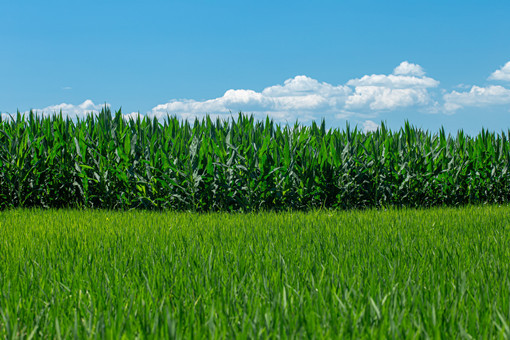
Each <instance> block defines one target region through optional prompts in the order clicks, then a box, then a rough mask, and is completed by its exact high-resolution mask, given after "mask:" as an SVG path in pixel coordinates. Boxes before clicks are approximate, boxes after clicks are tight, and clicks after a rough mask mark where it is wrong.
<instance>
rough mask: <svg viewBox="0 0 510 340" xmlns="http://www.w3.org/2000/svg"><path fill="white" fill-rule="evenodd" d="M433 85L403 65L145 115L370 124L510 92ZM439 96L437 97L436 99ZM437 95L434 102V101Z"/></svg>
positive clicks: (505, 72)
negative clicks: (385, 114) (385, 116)
mask: <svg viewBox="0 0 510 340" xmlns="http://www.w3.org/2000/svg"><path fill="white" fill-rule="evenodd" d="M490 78H491V79H498V80H509V79H510V62H508V63H507V64H506V65H505V66H503V67H502V68H501V69H499V70H497V71H495V72H494V73H493V74H492V75H491V76H490ZM438 86H439V81H438V80H436V79H433V78H431V77H427V76H426V75H425V72H424V70H423V68H422V67H421V66H420V65H417V64H413V63H410V62H408V61H403V62H402V63H400V64H399V65H398V66H397V67H395V68H394V69H393V72H392V73H391V74H371V75H364V76H361V77H360V78H355V79H351V80H348V81H347V82H345V83H343V84H340V85H332V84H329V83H325V82H320V81H318V80H316V79H313V78H310V77H307V76H305V75H299V76H295V77H294V78H290V79H287V80H285V81H284V83H283V84H278V85H273V86H269V87H266V88H264V89H263V90H262V91H260V92H258V91H255V90H251V89H230V90H227V91H226V92H225V93H224V94H223V95H222V96H220V97H217V98H212V99H208V100H203V101H200V100H193V99H173V100H170V101H168V102H167V103H164V104H159V105H156V106H154V107H153V108H152V110H151V111H149V112H147V114H148V115H149V116H150V117H156V118H158V119H161V118H165V117H166V116H167V114H168V115H170V116H174V115H175V116H177V117H179V118H181V119H194V118H202V117H205V116H206V115H210V116H211V117H212V118H216V117H222V118H228V117H230V116H231V115H232V116H234V117H235V116H236V115H237V113H238V112H239V111H242V112H243V113H246V114H254V115H255V116H256V117H257V118H259V119H260V118H265V117H266V116H269V117H271V118H273V119H275V120H276V121H279V122H286V121H287V122H293V121H295V120H296V119H297V120H299V121H300V122H303V123H306V122H308V121H310V120H318V119H321V118H326V119H330V118H336V119H347V118H350V117H356V118H357V119H360V120H361V121H362V120H364V119H373V118H375V117H377V116H378V115H379V114H380V113H381V112H382V111H390V112H391V111H394V110H403V109H406V110H408V111H410V110H413V111H419V112H422V113H438V112H443V113H454V112H456V111H457V110H459V109H461V108H464V107H470V106H471V107H486V106H490V105H502V104H509V103H510V89H508V88H505V87H502V86H489V87H479V86H472V87H469V86H467V85H464V84H460V85H458V86H457V87H456V91H452V92H447V91H446V89H436V88H437V87H438ZM441 93H442V97H439V96H440V94H441ZM436 95H437V96H438V98H439V99H438V100H436V99H435V96H436ZM107 105H108V104H107ZM103 106H104V104H101V105H96V104H94V103H93V102H92V101H91V100H86V101H84V102H83V103H82V104H79V105H73V104H66V103H62V104H59V105H53V106H48V107H45V108H43V109H37V110H35V111H37V112H39V113H41V112H44V114H46V115H47V114H52V113H58V112H60V111H61V110H62V112H63V113H64V114H65V115H69V116H73V117H85V116H86V115H87V114H89V113H91V112H92V113H98V112H99V111H100V110H101V108H103ZM139 115H140V114H139V113H137V112H132V113H130V114H127V115H125V116H124V117H125V118H126V119H130V118H136V117H138V116H139ZM4 116H5V114H4V115H2V117H4ZM140 116H143V115H140ZM372 123H373V121H371V120H365V122H364V123H363V126H364V127H365V128H366V129H370V128H373V127H375V126H376V125H374V124H375V123H373V124H372ZM370 124H371V125H370Z"/></svg>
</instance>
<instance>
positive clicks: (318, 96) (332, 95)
mask: <svg viewBox="0 0 510 340" xmlns="http://www.w3.org/2000/svg"><path fill="white" fill-rule="evenodd" d="M351 92H352V90H351V89H350V88H349V87H348V86H345V85H338V86H334V85H331V84H328V83H321V82H319V81H317V80H315V79H312V78H310V77H307V76H296V77H294V78H291V79H287V80H286V81H285V82H284V84H283V85H274V86H270V87H267V88H265V89H263V90H262V91H261V92H256V91H253V90H243V89H239V90H233V89H232V90H228V91H226V92H225V94H224V95H223V96H222V97H219V98H214V99H209V100H205V101H196V100H192V99H185V100H172V101H170V102H168V103H166V104H160V105H157V106H155V107H154V108H153V109H152V111H151V112H150V115H151V116H155V117H158V118H161V117H165V116H166V115H167V114H170V115H174V114H175V115H177V116H180V117H181V118H195V117H198V118H200V117H203V116H205V115H206V114H210V115H212V116H228V115H230V114H231V113H237V112H239V111H243V112H245V113H252V114H254V115H255V116H266V115H268V116H270V117H272V118H275V119H277V120H281V121H284V120H294V119H297V118H298V119H299V120H300V121H308V120H311V119H317V118H320V116H321V115H331V114H335V113H337V112H339V111H341V110H342V109H343V107H344V103H345V100H346V99H347V96H348V95H349V94H350V93H351Z"/></svg>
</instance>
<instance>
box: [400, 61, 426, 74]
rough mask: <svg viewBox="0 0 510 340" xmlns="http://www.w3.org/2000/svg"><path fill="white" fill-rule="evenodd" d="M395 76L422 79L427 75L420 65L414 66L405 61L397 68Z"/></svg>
mask: <svg viewBox="0 0 510 340" xmlns="http://www.w3.org/2000/svg"><path fill="white" fill-rule="evenodd" d="M393 74H396V75H406V76H418V77H421V76H423V75H425V71H423V68H422V67H421V66H420V65H417V64H413V63H410V62H408V61H403V62H401V63H400V65H398V66H397V67H395V69H394V70H393Z"/></svg>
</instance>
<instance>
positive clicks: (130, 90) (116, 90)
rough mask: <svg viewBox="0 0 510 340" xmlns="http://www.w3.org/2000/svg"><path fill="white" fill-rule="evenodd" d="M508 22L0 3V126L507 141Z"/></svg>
mask: <svg viewBox="0 0 510 340" xmlns="http://www.w3.org/2000/svg"><path fill="white" fill-rule="evenodd" d="M509 18H510V1H466V0H463V1H421V2H416V1H384V2H383V1H274V0H273V1H261V0H257V1H218V0H216V1H190V0H188V1H51V0H50V1H4V0H0V25H1V28H0V112H1V113H2V114H6V113H15V112H16V110H20V111H21V112H25V111H27V110H29V109H35V110H37V111H39V112H45V113H51V112H54V111H60V110H62V111H63V112H64V113H65V114H69V115H72V116H73V115H83V114H86V113H87V112H91V111H97V110H98V109H100V107H101V106H102V105H104V104H105V103H107V104H108V105H111V107H112V109H114V110H117V109H119V108H120V107H122V112H123V113H125V114H132V115H135V112H139V113H140V114H143V115H150V116H157V117H162V116H164V115H166V114H167V113H169V114H171V115H174V114H175V115H177V116H179V117H182V118H193V117H202V116H203V115H204V114H212V115H219V116H221V117H228V116H230V112H233V113H236V112H238V111H240V110H241V111H243V112H245V113H248V114H252V113H253V114H255V115H256V116H257V117H264V116H265V115H269V116H271V117H272V118H274V119H275V120H277V121H280V122H286V121H287V122H292V123H293V122H294V121H295V120H296V119H298V120H299V121H301V122H303V123H305V124H306V123H309V122H310V121H311V120H313V119H315V120H320V119H321V118H325V119H326V122H327V123H328V125H329V126H332V127H337V126H339V127H343V126H344V125H345V121H349V122H350V123H351V125H353V124H357V125H359V126H360V127H363V128H366V129H373V128H375V127H376V126H377V124H379V123H380V122H381V121H386V122H387V123H388V124H389V126H390V127H391V128H399V127H401V126H402V124H403V122H404V121H405V120H409V121H410V122H411V123H412V124H414V125H416V126H419V127H422V128H425V129H429V130H437V129H438V128H439V127H440V126H441V125H443V126H444V127H445V129H446V130H447V131H450V132H455V131H457V130H458V129H464V130H465V131H466V132H468V133H477V132H478V131H479V130H480V129H481V128H482V127H485V128H488V129H490V130H495V131H500V130H501V129H504V130H507V129H508V128H510V63H509V62H510V20H509ZM507 63H508V64H507ZM4 117H5V116H4Z"/></svg>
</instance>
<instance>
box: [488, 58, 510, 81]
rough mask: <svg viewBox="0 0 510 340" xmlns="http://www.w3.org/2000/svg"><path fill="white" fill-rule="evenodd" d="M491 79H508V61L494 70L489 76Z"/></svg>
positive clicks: (509, 78) (509, 70)
mask: <svg viewBox="0 0 510 340" xmlns="http://www.w3.org/2000/svg"><path fill="white" fill-rule="evenodd" d="M489 79H491V80H506V81H510V61H509V62H507V63H506V64H505V65H504V66H503V67H501V68H500V69H499V70H496V71H494V72H493V73H492V74H491V75H490V76H489Z"/></svg>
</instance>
